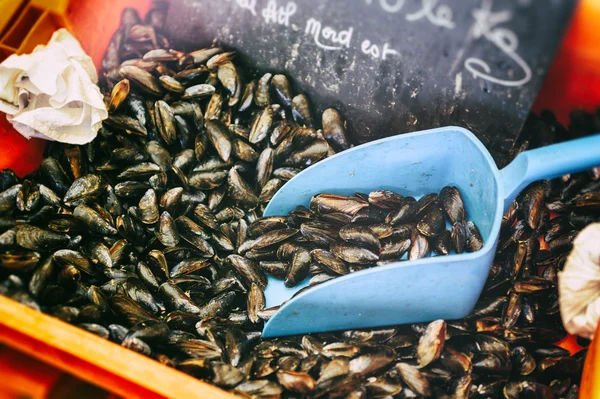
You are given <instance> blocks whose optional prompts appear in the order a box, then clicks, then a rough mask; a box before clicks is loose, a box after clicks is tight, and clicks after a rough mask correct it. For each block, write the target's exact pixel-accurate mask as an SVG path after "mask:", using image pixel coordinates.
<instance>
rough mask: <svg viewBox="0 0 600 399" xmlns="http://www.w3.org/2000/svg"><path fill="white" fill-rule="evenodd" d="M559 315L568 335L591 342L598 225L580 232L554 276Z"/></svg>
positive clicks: (598, 281)
mask: <svg viewBox="0 0 600 399" xmlns="http://www.w3.org/2000/svg"><path fill="white" fill-rule="evenodd" d="M558 292H559V304H560V314H561V317H562V321H563V324H564V326H565V329H566V330H567V331H568V332H569V333H570V334H576V335H579V336H581V337H584V338H589V339H592V338H593V337H594V332H595V331H596V326H597V325H598V320H599V319H600V223H593V224H591V225H589V226H587V227H586V228H585V229H583V230H582V231H581V232H580V233H579V234H578V235H577V237H576V238H575V240H574V241H573V249H572V250H571V253H570V254H569V257H568V258H567V262H566V264H565V267H564V269H563V271H562V272H559V273H558Z"/></svg>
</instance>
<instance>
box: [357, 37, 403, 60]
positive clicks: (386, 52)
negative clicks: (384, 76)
mask: <svg viewBox="0 0 600 399" xmlns="http://www.w3.org/2000/svg"><path fill="white" fill-rule="evenodd" d="M360 49H361V50H362V52H363V53H365V54H367V55H370V56H371V57H373V58H375V59H378V58H380V57H381V59H382V60H386V59H387V57H388V56H390V55H399V53H398V52H397V51H396V50H393V49H391V48H390V45H389V44H388V43H384V44H383V47H382V49H381V50H379V46H378V45H376V44H371V41H370V40H369V39H365V40H363V42H362V44H361V45H360Z"/></svg>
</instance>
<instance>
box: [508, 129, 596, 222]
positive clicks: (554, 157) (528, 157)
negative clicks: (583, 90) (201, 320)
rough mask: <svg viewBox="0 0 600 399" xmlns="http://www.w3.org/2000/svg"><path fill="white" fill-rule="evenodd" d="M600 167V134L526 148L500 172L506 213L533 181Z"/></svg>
mask: <svg viewBox="0 0 600 399" xmlns="http://www.w3.org/2000/svg"><path fill="white" fill-rule="evenodd" d="M594 166H600V134H595V135H593V136H588V137H584V138H580V139H577V140H570V141H565V142H564V143H559V144H553V145H549V146H546V147H541V148H537V149H535V150H530V151H525V152H522V153H520V154H519V155H517V157H516V158H515V159H514V160H513V161H512V162H511V163H510V164H508V165H507V166H506V167H505V168H504V169H502V170H501V171H500V174H501V176H502V184H503V186H504V212H506V211H507V210H508V208H509V207H510V205H511V204H512V202H513V200H514V199H515V198H516V197H517V195H519V193H520V192H521V190H523V189H524V188H525V187H527V185H529V184H530V183H532V182H534V181H537V180H542V179H552V178H555V177H559V176H562V175H564V174H567V173H575V172H580V171H582V170H586V169H589V168H592V167H594Z"/></svg>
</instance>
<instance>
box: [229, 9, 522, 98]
mask: <svg viewBox="0 0 600 399" xmlns="http://www.w3.org/2000/svg"><path fill="white" fill-rule="evenodd" d="M227 1H230V2H233V3H235V4H236V5H237V6H238V7H239V8H241V9H244V10H247V11H249V12H250V13H251V14H252V15H253V16H255V17H258V18H260V17H262V19H263V21H264V22H265V23H266V24H278V25H281V26H285V27H290V26H291V29H293V30H294V31H296V30H298V25H300V24H299V23H298V21H292V18H293V17H294V16H295V15H296V13H297V11H298V5H297V3H296V2H294V1H285V0H227ZM278 1H279V3H278ZM446 1H447V0H420V1H418V2H417V6H418V7H419V8H416V7H413V6H412V5H411V6H410V7H409V6H407V5H406V0H365V4H366V5H367V6H370V7H377V8H380V9H381V10H382V11H384V12H385V13H387V14H397V13H398V12H400V11H402V10H403V9H404V8H405V6H406V7H407V13H406V15H405V19H406V21H408V22H411V23H412V22H417V21H426V22H428V23H430V24H432V25H434V26H438V27H442V28H445V29H454V28H455V27H456V22H455V21H454V19H453V18H454V15H453V10H452V8H450V7H449V6H448V5H446V4H444V3H445V2H446ZM519 1H520V4H529V3H528V2H530V0H519ZM259 3H260V5H259ZM408 8H410V9H408ZM492 9H493V0H481V6H480V7H475V8H474V9H473V10H472V11H471V15H472V17H473V20H474V21H473V25H472V26H471V28H470V30H469V35H470V38H472V39H474V40H479V39H484V40H486V41H487V42H490V43H491V44H493V45H494V46H495V47H496V48H497V49H498V50H499V51H500V52H502V53H503V54H504V55H506V56H507V57H508V58H509V59H510V60H511V62H514V63H515V64H516V65H517V66H518V67H519V68H520V70H521V71H522V76H520V77H519V78H514V79H513V78H510V79H506V78H500V77H498V76H494V73H493V71H492V67H491V66H490V64H488V63H487V62H486V61H484V60H483V59H481V58H478V57H468V58H466V59H465V61H464V68H465V69H466V70H467V71H468V72H470V74H471V75H472V76H473V78H474V79H483V80H487V81H489V82H492V83H496V84H499V85H503V86H508V87H517V86H522V85H524V84H526V83H527V82H529V81H530V80H531V78H532V72H531V68H530V67H529V65H528V64H527V62H525V60H524V59H523V58H522V57H521V56H520V55H519V54H518V53H517V50H518V47H519V38H518V37H517V35H516V34H515V32H514V31H512V30H510V29H508V28H505V27H502V26H500V25H502V24H505V23H509V22H511V20H512V17H513V16H512V14H511V13H510V12H508V11H492ZM257 10H258V12H257ZM371 17H373V18H375V16H370V18H371ZM337 23H338V26H337V27H334V26H331V24H330V23H327V21H324V20H323V19H321V17H316V18H315V17H311V18H308V20H307V21H306V23H305V28H304V36H307V37H309V38H310V39H311V41H312V42H314V44H315V45H316V46H317V47H319V48H321V49H323V50H327V51H340V50H342V49H353V48H356V50H357V51H359V52H360V53H362V54H364V55H366V56H368V57H370V58H371V59H373V60H382V61H384V60H387V59H389V58H391V57H400V53H399V52H398V51H396V50H394V49H393V48H392V44H391V43H389V42H380V43H375V42H373V41H372V40H371V38H369V37H368V36H367V37H365V36H366V35H364V34H361V32H360V31H358V32H355V28H354V26H345V27H339V21H337ZM300 26H301V25H300ZM382 26H385V23H384V22H382ZM355 35H356V36H358V41H357V44H356V45H354V36H355ZM465 50H467V49H466V48H465V49H464V50H461V51H465ZM462 57H463V55H462V53H459V56H458V59H462ZM461 81H462V76H461Z"/></svg>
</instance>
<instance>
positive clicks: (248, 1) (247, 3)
mask: <svg viewBox="0 0 600 399" xmlns="http://www.w3.org/2000/svg"><path fill="white" fill-rule="evenodd" d="M236 3H237V5H238V6H240V8H243V9H246V10H248V11H250V12H251V13H252V15H254V16H256V0H236Z"/></svg>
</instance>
